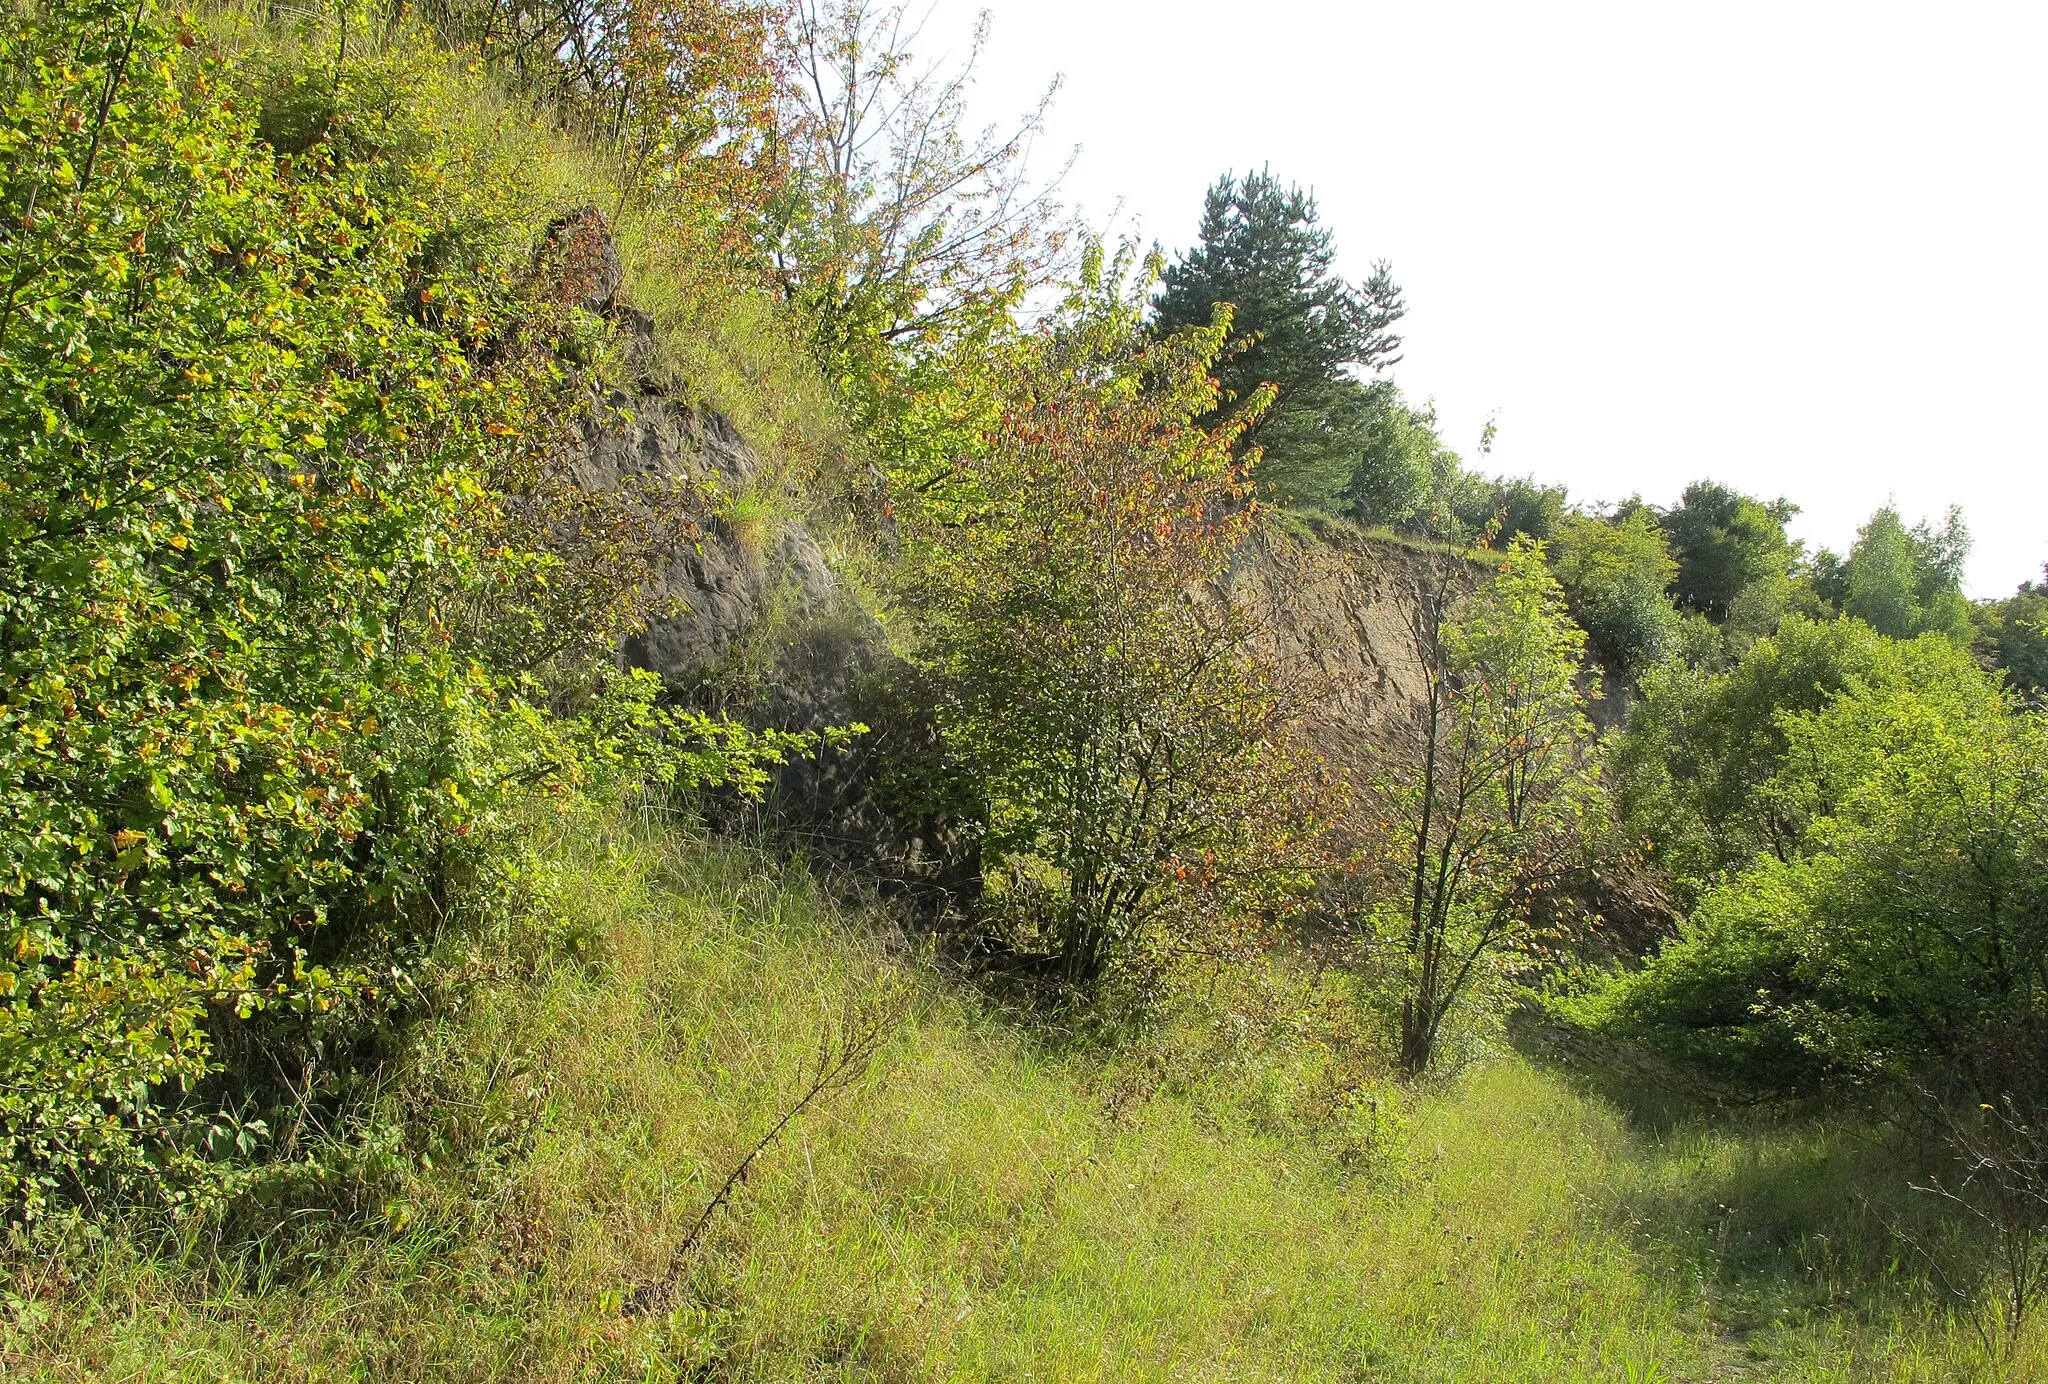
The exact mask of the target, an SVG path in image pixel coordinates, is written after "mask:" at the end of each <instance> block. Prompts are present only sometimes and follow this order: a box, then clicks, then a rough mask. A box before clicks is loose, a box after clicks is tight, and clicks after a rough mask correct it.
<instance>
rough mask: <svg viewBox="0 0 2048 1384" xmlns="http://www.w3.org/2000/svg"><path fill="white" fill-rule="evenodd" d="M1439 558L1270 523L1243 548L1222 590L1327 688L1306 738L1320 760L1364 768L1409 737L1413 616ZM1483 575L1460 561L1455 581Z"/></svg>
mask: <svg viewBox="0 0 2048 1384" xmlns="http://www.w3.org/2000/svg"><path fill="white" fill-rule="evenodd" d="M1439 561H1440V559H1438V558H1436V557H1434V556H1433V555H1431V554H1430V553H1428V552H1425V551H1422V550H1418V549H1414V548H1410V547H1407V546H1405V545H1403V544H1401V543H1398V542H1395V541H1393V540H1391V539H1382V538H1369V537H1366V536H1365V535H1363V534H1360V533H1358V532H1357V531H1355V530H1353V529H1350V528H1347V527H1342V526H1337V525H1331V526H1326V527H1324V528H1321V529H1320V530H1318V531H1317V532H1316V533H1315V534H1314V535H1313V536H1309V535H1304V534H1300V533H1290V532H1287V531H1285V530H1282V529H1280V528H1278V527H1277V526H1271V525H1269V526H1267V527H1265V528H1263V529H1261V530H1260V531H1259V532H1258V533H1257V534H1256V535H1255V536H1253V538H1252V539H1251V540H1250V541H1249V542H1247V543H1246V544H1245V545H1244V546H1243V547H1242V548H1240V549H1239V550H1238V553H1237V555H1236V557H1235V558H1234V560H1233V561H1232V563H1231V566H1230V570H1229V571H1228V572H1226V573H1225V574H1224V576H1223V578H1222V580H1221V582H1220V583H1219V586H1220V588H1221V590H1222V592H1223V593H1224V594H1225V595H1226V596H1227V597H1228V598H1229V599H1230V600H1231V601H1233V602H1235V603H1237V604H1238V605H1240V606H1242V607H1244V608H1245V609H1247V610H1249V611H1250V612H1251V614H1252V616H1253V618H1254V621H1255V623H1256V624H1257V627H1258V628H1259V629H1261V630H1262V631H1264V632H1265V637H1266V638H1267V639H1268V640H1269V641H1270V647H1271V649H1272V651H1273V652H1274V653H1275V654H1276V655H1277V656H1278V659H1279V662H1280V664H1281V666H1282V667H1293V668H1298V669H1300V670H1301V671H1302V674H1303V676H1305V677H1307V678H1309V679H1311V680H1312V682H1313V683H1315V684H1319V685H1320V687H1321V688H1322V689H1323V690H1324V695H1323V700H1322V702H1321V705H1320V706H1319V707H1318V708H1317V710H1316V712H1315V713H1314V714H1313V716H1312V717H1311V731H1312V733H1313V734H1314V735H1315V738H1316V740H1317V742H1318V743H1319V744H1320V745H1321V747H1322V748H1323V750H1324V751H1325V753H1328V754H1330V755H1331V756H1332V757H1333V758H1335V759H1336V760H1338V761H1339V762H1340V763H1342V764H1344V765H1346V766H1348V767H1352V768H1359V769H1363V768H1367V767H1369V765H1370V764H1371V762H1372V760H1373V758H1374V757H1375V755H1376V753H1377V752H1378V750H1379V749H1380V748H1381V747H1384V746H1386V745H1388V744H1390V743H1392V742H1394V741H1395V740H1397V739H1399V738H1400V737H1402V736H1404V735H1406V734H1407V733H1408V732H1409V728H1410V727H1411V726H1412V724H1413V722H1414V717H1415V712H1416V709H1417V707H1418V706H1419V705H1420V702H1421V698H1422V696H1423V695H1424V680H1423V665H1422V659H1421V656H1420V654H1419V652H1418V649H1417V644H1416V639H1415V619H1416V613H1417V610H1418V609H1419V607H1420V603H1421V601H1422V598H1423V594H1424V592H1425V591H1426V590H1428V589H1429V588H1430V587H1431V585H1432V583H1433V582H1435V581H1436V580H1438V579H1439V578H1438V575H1437V573H1436V570H1435V568H1436V564H1437V563H1438V562H1439ZM1479 572H1480V569H1479V568H1478V567H1476V566H1475V565H1473V564H1469V563H1459V564H1458V566H1457V568H1456V569H1455V570H1454V572H1453V580H1454V581H1455V582H1458V583H1459V584H1469V583H1470V582H1471V581H1472V580H1475V579H1476V577H1477V576H1478V574H1479Z"/></svg>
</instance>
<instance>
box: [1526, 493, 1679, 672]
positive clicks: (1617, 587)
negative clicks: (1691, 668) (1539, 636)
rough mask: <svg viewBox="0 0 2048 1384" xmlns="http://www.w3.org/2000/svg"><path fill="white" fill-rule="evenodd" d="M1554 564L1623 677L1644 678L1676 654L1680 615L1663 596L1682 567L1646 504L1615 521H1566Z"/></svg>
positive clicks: (1583, 621) (1577, 611) (1579, 615)
mask: <svg viewBox="0 0 2048 1384" xmlns="http://www.w3.org/2000/svg"><path fill="white" fill-rule="evenodd" d="M1551 565H1552V567H1553V568H1554V569H1555V570H1556V572H1557V578H1558V580H1559V581H1560V582H1561V583H1563V585H1564V589H1565V594H1566V595H1567V596H1569V597H1570V599H1571V609H1572V614H1573V616H1574V617H1575V618H1576V619H1577V620H1578V622H1579V624H1580V625H1582V626H1583V627H1584V628H1585V630H1586V633H1587V634H1588V635H1590V636H1592V641H1593V647H1594V649H1595V650H1597V651H1598V652H1599V653H1600V654H1601V655H1602V656H1603V657H1604V658H1606V659H1607V660H1608V661H1609V663H1610V664H1611V665H1612V666H1613V667H1615V668H1616V669H1618V670H1619V671H1620V672H1621V673H1622V674H1623V675H1624V676H1626V677H1630V678H1639V677H1641V676H1642V674H1643V673H1644V672H1646V671H1647V670H1648V669H1649V668H1651V667H1652V666H1654V665H1655V664H1657V663H1659V662H1661V661H1662V660H1663V659H1664V658H1665V657H1667V656H1668V655H1669V654H1671V653H1673V652H1675V651H1676V649H1677V646H1678V641H1679V638H1680V631H1679V615H1678V611H1677V610H1676V609H1675V608H1674V607H1673V606H1672V604H1671V599H1670V597H1668V596H1666V595H1665V594H1664V592H1665V588H1666V587H1668V586H1669V585H1670V584H1671V580H1672V578H1673V577H1674V576H1676V575H1677V572H1678V564H1677V563H1676V562H1675V561H1674V560H1673V559H1672V556H1671V550H1670V548H1669V547H1668V546H1667V545H1666V543H1665V541H1664V535H1663V533H1662V531H1661V530H1659V528H1658V527H1657V521H1656V519H1655V517H1654V516H1653V515H1652V514H1651V512H1650V510H1649V509H1648V508H1647V507H1646V506H1640V505H1638V506H1632V507H1630V508H1628V509H1625V510H1624V511H1622V512H1621V513H1620V514H1618V515H1616V516H1615V517H1614V518H1612V519H1598V518H1595V517H1593V516H1591V515H1584V514H1574V515H1568V516H1566V517H1565V518H1564V519H1562V520H1561V521H1560V522H1559V523H1558V524H1557V526H1556V539H1555V541H1554V543H1553V546H1552V548H1551Z"/></svg>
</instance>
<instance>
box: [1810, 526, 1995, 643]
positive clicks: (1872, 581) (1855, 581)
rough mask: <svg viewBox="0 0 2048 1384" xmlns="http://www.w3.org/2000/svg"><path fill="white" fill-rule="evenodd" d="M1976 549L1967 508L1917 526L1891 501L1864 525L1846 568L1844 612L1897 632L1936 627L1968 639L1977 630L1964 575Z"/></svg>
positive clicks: (1907, 634) (1908, 634) (1902, 635)
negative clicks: (1936, 524)
mask: <svg viewBox="0 0 2048 1384" xmlns="http://www.w3.org/2000/svg"><path fill="white" fill-rule="evenodd" d="M1969 553H1970V535H1969V531H1968V530H1967V529H1966V528H1964V527H1963V515H1962V511H1961V510H1958V509H1951V510H1950V511H1949V512H1948V517H1947V518H1946V519H1945V520H1944V521H1943V523H1942V525H1941V527H1939V528H1936V527H1934V526H1933V525H1932V524H1929V523H1926V522H1922V523H1919V524H1916V525H1914V526H1913V527H1912V528H1910V529H1909V528H1907V527H1906V523H1905V521H1904V520H1903V519H1901V518H1900V517H1899V512H1898V511H1897V510H1895V509H1893V508H1892V507H1891V506H1889V505H1887V506H1885V507H1884V508H1882V509H1880V510H1878V511H1877V512H1876V513H1875V514H1873V515H1871V516H1870V521H1869V522H1868V523H1866V524H1865V525H1864V526H1863V527H1862V528H1860V529H1858V530H1857V531H1856V544H1855V546H1854V547H1852V548H1851V549H1850V550H1849V559H1848V561H1847V562H1846V563H1845V564H1844V565H1843V568H1842V572H1841V578H1840V582H1841V588H1840V596H1841V600H1840V604H1841V607H1842V611H1843V613H1844V614H1847V615H1853V616H1855V617H1856V618H1857V619H1859V620H1865V621H1868V622H1869V623H1870V624H1871V625H1872V626H1873V627H1875V628H1876V629H1877V630H1878V631H1879V632H1880V633H1882V634H1887V635H1890V636H1891V637H1892V638H1894V639H1911V638H1914V637H1915V636H1917V635H1921V634H1927V633H1930V632H1931V633H1938V634H1941V635H1944V636H1946V637H1947V638H1949V639H1951V640H1953V641H1955V642H1956V643H1958V644H1968V643H1969V642H1970V640H1971V638H1972V635H1973V633H1974V631H1973V630H1972V629H1971V626H1970V607H1969V602H1968V601H1967V600H1966V599H1965V598H1964V596H1963V587H1962V580H1963V559H1964V558H1966V557H1968V556H1969Z"/></svg>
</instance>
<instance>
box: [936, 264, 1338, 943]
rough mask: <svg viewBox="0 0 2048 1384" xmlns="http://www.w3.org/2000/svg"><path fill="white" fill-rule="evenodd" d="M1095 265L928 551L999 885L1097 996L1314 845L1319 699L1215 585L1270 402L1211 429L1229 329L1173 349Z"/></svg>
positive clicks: (1012, 375) (939, 677)
mask: <svg viewBox="0 0 2048 1384" xmlns="http://www.w3.org/2000/svg"><path fill="white" fill-rule="evenodd" d="M1095 263H1096V265H1097V266H1098V267H1091V269H1090V270H1089V272H1088V274H1087V276H1086V277H1084V279H1083V281H1082V285H1081V287H1080V289H1079V290H1078V291H1077V293H1076V294H1075V296H1074V297H1073V298H1072V299H1070V300H1069V302H1068V303H1067V304H1066V306H1065V307H1064V309H1063V310H1061V311H1060V312H1059V313H1058V314H1056V315H1055V317H1054V318H1053V319H1052V321H1051V322H1049V323H1048V325H1047V326H1045V327H1044V328H1043V329H1042V330H1040V331H1038V332H1036V333H1034V334H1032V335H1031V336H1029V337H1028V338H1026V339H1024V340H1021V341H1019V342H1017V343H1015V345H1014V346H1013V347H1012V348H1011V349H1010V350H1009V352H1008V353H1007V354H1006V355H1005V357H1004V359H1003V368H1002V369H1001V371H1000V372H999V373H998V374H997V376H996V380H997V387H998V388H999V389H1000V391H1001V394H1000V401H1001V416H1000V421H999V422H997V423H996V424H995V425H994V426H993V427H992V428H991V429H990V430H989V432H988V433H987V434H986V436H985V437H984V439H983V442H982V445H981V446H980V447H979V448H977V449H975V450H974V451H972V452H970V453H968V454H966V455H963V456H961V457H960V458H959V459H958V460H957V462H956V464H955V470H954V474H953V475H952V477H951V478H950V484H949V485H948V486H947V487H945V488H943V489H938V490H934V491H933V492H931V496H932V498H931V499H929V500H928V501H927V502H925V503H923V504H921V505H919V506H918V507H917V508H915V509H913V510H910V511H908V512H907V514H906V519H907V523H906V539H905V541H906V544H907V546H908V550H909V551H908V556H909V573H910V575H909V594H910V597H911V599H912V601H913V602H914V604H915V608H916V610H917V611H918V612H919V613H920V615H921V616H922V617H923V628H922V629H921V631H920V636H919V644H918V647H917V649H916V652H915V657H916V658H917V659H918V661H919V662H920V663H921V664H922V665H923V666H924V667H925V668H926V669H928V670H929V672H930V674H931V676H932V677H933V678H934V680H935V681H936V684H937V686H938V688H939V700H938V714H939V723H940V726H941V729H942V731H943V733H944V735H945V737H946V741H947V744H948V746H949V748H950V749H951V750H952V752H953V753H954V754H955V755H956V756H957V757H958V759H959V761H960V762H961V763H962V764H963V765H964V766H965V767H966V769H967V771H968V773H969V775H970V778H971V781H972V782H973V783H974V784H975V785H976V786H977V789H978V791H979V793H980V794H981V795H982V796H983V799H984V833H985V834H984V838H983V839H984V851H985V867H986V870H987V872H988V874H989V877H990V880H991V885H992V887H993V889H994V891H995V894H996V896H997V897H998V898H999V899H1003V900H1004V901H1005V905H1006V906H1007V907H1009V908H1011V909H1012V910H1013V911H1014V912H1015V913H1016V914H1017V915H1018V916H1019V918H1020V920H1021V922H1022V924H1023V925H1024V926H1025V927H1026V928H1027V929H1033V930H1036V932H1037V933H1038V935H1039V938H1040V944H1041V945H1043V946H1044V947H1045V948H1046V949H1047V950H1048V951H1049V952H1051V953H1052V954H1053V955H1055V956H1056V957H1057V958H1058V961H1059V964H1060V967H1061V970H1062V972H1063V974H1064V975H1065V976H1066V977H1067V978H1068V979H1069V980H1070V981H1072V982H1075V983H1087V982H1090V981H1093V980H1095V979H1097V978H1098V977H1100V976H1101V975H1102V974H1103V972H1104V971H1105V969H1106V968H1108V967H1110V966H1112V965H1114V964H1116V963H1118V962H1124V961H1135V960H1140V959H1142V958H1144V957H1146V956H1157V955H1159V954H1161V952H1162V951H1174V950H1187V949H1205V948H1212V947H1214V946H1217V945H1220V944H1221V943H1220V942H1219V936H1220V935H1221V934H1219V931H1218V929H1219V928H1224V929H1227V928H1232V927H1241V926H1242V925H1244V924H1245V923H1247V922H1248V921H1253V920H1255V919H1256V917H1257V910H1258V908H1259V906H1260V904H1261V902H1262V901H1264V900H1265V899H1266V898H1267V897H1268V894H1269V891H1270V890H1271V889H1272V888H1273V887H1274V886H1276V885H1277V884H1279V883H1281V882H1283V881H1284V880H1285V879H1287V878H1288V877H1290V876H1291V875H1293V874H1295V873H1296V872H1297V871H1298V868H1299V864H1300V862H1301V861H1302V859H1304V855H1303V852H1304V851H1305V849H1306V845H1307V836H1306V833H1305V829H1304V824H1303V823H1302V822H1301V821H1300V820H1299V818H1300V815H1301V813H1302V812H1303V810H1304V807H1305V804H1304V802H1303V801H1302V799H1301V795H1300V791H1299V790H1300V783H1299V778H1298V775H1299V772H1300V768H1301V762H1302V752H1301V750H1300V748H1299V746H1297V745H1296V744H1295V743H1294V742H1293V739H1292V736H1291V730H1290V728H1291V726H1292V723H1293V721H1294V719H1295V718H1296V717H1298V716H1299V714H1300V712H1301V710H1302V707H1301V705H1300V701H1299V698H1298V697H1297V696H1295V695H1293V694H1292V693H1291V691H1290V689H1289V688H1288V686H1287V685H1286V683H1285V681H1284V680H1283V679H1282V678H1281V676H1280V675H1279V673H1278V671H1277V670H1276V669H1275V668H1274V667H1273V665H1272V664H1271V663H1270V662H1269V661H1268V660H1267V659H1266V658H1265V657H1264V656H1263V655H1261V654H1260V653H1259V652H1258V650H1257V648H1256V647H1255V645H1254V643H1253V641H1252V639H1251V633H1252V632H1251V630H1250V628H1249V626H1248V623H1247V621H1246V618H1245V617H1244V615H1243V614H1242V612H1240V611H1239V610H1237V609H1236V608H1234V607H1232V606H1231V605H1230V604H1228V603H1227V602H1225V601H1222V600H1220V599H1217V598H1216V597H1215V596H1214V595H1213V594H1212V593H1209V592H1208V591H1206V590H1205V588H1206V586H1207V584H1208V583H1209V582H1210V581H1211V579H1213V578H1214V577H1215V576H1216V575H1217V574H1218V573H1219V572H1220V571H1221V569H1222V568H1223V566H1224V564H1225V563H1226V562H1227V561H1228V560H1229V558H1230V555H1231V553H1232V552H1233V550H1234V549H1235V548H1236V547H1237V545H1238V543H1239V541H1240V540H1241V539H1242V538H1243V537H1244V535H1245V534H1246V533H1247V532H1248V531H1249V528H1250V526H1251V525H1252V524H1253V523H1254V522H1256V510H1255V509H1254V508H1253V507H1251V506H1249V505H1247V504H1246V503H1245V501H1246V499H1247V498H1248V497H1247V494H1246V488H1245V487H1246V482H1245V477H1244V473H1243V470H1242V468H1241V467H1240V465H1239V464H1238V463H1237V462H1236V461H1234V460H1233V458H1232V453H1231V448H1232V444H1233V443H1235V442H1236V441H1237V440H1238V437H1239V434H1240V432H1241V430H1242V429H1243V427H1244V426H1245V425H1246V424H1247V423H1248V422H1249V421H1250V419H1251V417H1253V416H1254V415H1255V412H1256V409H1257V408H1258V407H1259V405H1260V404H1261V403H1263V397H1262V396H1255V397H1254V398H1253V399H1251V400H1248V401H1246V405H1245V407H1243V408H1242V409H1241V410H1240V411H1239V412H1238V413H1236V414H1234V415H1232V416H1231V418H1230V420H1229V421H1227V422H1226V423H1224V424H1223V425H1221V426H1217V427H1205V426H1203V425H1202V424H1201V423H1199V422H1198V421H1197V420H1198V419H1200V418H1202V417H1204V416H1207V415H1208V414H1209V413H1210V412H1211V411H1212V410H1213V409H1214V407H1215V406H1216V402H1217V401H1216V395H1215V390H1214V386H1213V384H1212V383H1211V381H1210V379H1209V377H1208V369H1209V366H1210V363H1211V361H1212V360H1213V359H1214V357H1215V354H1216V352H1217V351H1218V350H1219V349H1220V348H1221V346H1222V344H1223V340H1224V337H1225V333H1226V331H1227V328H1228V321H1229V319H1228V314H1227V310H1226V311H1225V312H1224V313H1223V314H1221V315H1220V316H1219V318H1218V320H1217V321H1216V323H1215V324H1213V325H1211V326H1209V327H1206V328H1201V329H1189V330H1186V331H1182V332H1178V333H1175V334H1173V335H1170V336H1166V337H1152V338H1148V337H1147V336H1146V335H1145V334H1144V333H1143V331H1142V329H1141V317H1140V307H1139V304H1138V301H1137V300H1136V298H1135V297H1134V296H1133V294H1132V292H1131V291H1130V290H1129V289H1127V288H1126V286H1125V281H1126V278H1127V276H1128V272H1129V265H1128V258H1127V257H1126V258H1120V259H1118V260H1117V261H1116V262H1115V263H1113V264H1111V265H1109V266H1108V267H1106V268H1104V267H1099V261H1096V262H1095Z"/></svg>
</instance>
